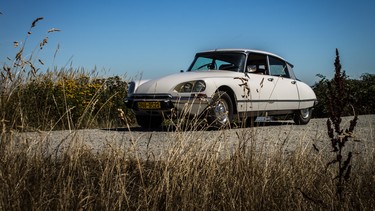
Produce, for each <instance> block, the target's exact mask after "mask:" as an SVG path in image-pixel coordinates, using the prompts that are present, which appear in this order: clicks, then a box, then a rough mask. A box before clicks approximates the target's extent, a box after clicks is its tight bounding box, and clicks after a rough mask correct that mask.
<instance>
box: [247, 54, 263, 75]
mask: <svg viewBox="0 0 375 211" xmlns="http://www.w3.org/2000/svg"><path fill="white" fill-rule="evenodd" d="M246 68H247V69H246V71H247V72H249V73H256V74H267V55H265V54H259V53H250V54H249V56H248V58H247V62H246Z"/></svg>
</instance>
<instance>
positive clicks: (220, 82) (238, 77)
mask: <svg viewBox="0 0 375 211" xmlns="http://www.w3.org/2000/svg"><path fill="white" fill-rule="evenodd" d="M316 103H317V99H316V95H315V93H314V91H313V90H312V89H311V88H310V87H309V86H308V85H307V84H305V83H303V82H301V81H300V80H298V79H297V78H296V76H295V74H294V72H293V65H292V64H291V63H289V62H287V61H286V60H284V59H283V58H281V57H280V56H278V55H275V54H272V53H269V52H265V51H259V50H250V49H216V50H210V51H204V52H199V53H197V54H196V55H195V58H194V61H193V62H192V64H191V65H190V67H189V69H188V70H187V71H181V72H180V73H176V74H172V75H168V76H165V77H161V78H158V79H153V80H139V81H132V82H130V83H129V88H128V96H127V97H126V98H125V104H126V106H127V107H128V108H130V109H132V110H133V111H134V113H135V116H136V120H137V122H138V124H139V125H140V126H141V127H143V128H154V127H159V126H161V124H162V122H163V121H164V119H165V118H171V117H181V116H184V117H186V116H188V117H197V118H204V119H206V120H207V122H208V124H209V125H210V126H214V127H225V126H229V125H231V123H233V122H234V121H245V122H249V121H252V120H254V119H255V118H256V117H257V116H273V115H287V114H291V115H290V116H291V117H293V120H294V122H295V123H296V124H307V123H308V122H309V121H310V119H311V114H312V109H313V107H314V105H315V104H316ZM181 114H183V115H181Z"/></svg>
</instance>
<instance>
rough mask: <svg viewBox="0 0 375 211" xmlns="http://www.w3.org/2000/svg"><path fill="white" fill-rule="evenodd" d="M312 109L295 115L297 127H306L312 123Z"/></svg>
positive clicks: (302, 110) (306, 109) (303, 110)
mask: <svg viewBox="0 0 375 211" xmlns="http://www.w3.org/2000/svg"><path fill="white" fill-rule="evenodd" d="M311 114H312V108H305V109H301V110H298V111H296V112H295V113H294V116H293V120H294V123H296V124H297V125H306V124H307V123H309V122H310V119H311Z"/></svg>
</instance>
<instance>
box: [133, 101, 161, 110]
mask: <svg viewBox="0 0 375 211" xmlns="http://www.w3.org/2000/svg"><path fill="white" fill-rule="evenodd" d="M138 108H139V109H145V110H147V109H148V110H152V109H160V108H161V105H160V102H138Z"/></svg>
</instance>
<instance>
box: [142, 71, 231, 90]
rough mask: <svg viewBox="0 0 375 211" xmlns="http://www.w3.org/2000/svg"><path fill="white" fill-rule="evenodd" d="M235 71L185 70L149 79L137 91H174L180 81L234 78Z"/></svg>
mask: <svg viewBox="0 0 375 211" xmlns="http://www.w3.org/2000/svg"><path fill="white" fill-rule="evenodd" d="M234 75H235V72H232V71H223V70H211V71H205V72H196V71H193V72H183V73H176V74H172V75H167V76H165V77H161V78H157V79H153V80H149V81H147V82H145V83H143V84H141V85H140V86H139V87H138V88H137V90H136V91H135V93H139V94H146V93H148V94H151V93H172V92H173V89H174V88H175V87H176V86H177V85H178V84H180V83H183V82H188V81H195V80H205V79H207V78H233V77H234Z"/></svg>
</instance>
